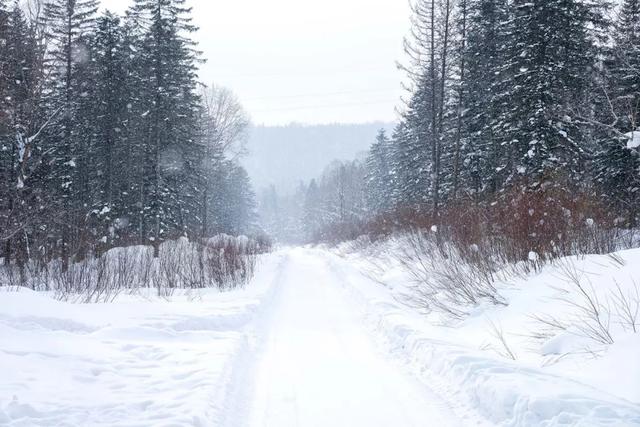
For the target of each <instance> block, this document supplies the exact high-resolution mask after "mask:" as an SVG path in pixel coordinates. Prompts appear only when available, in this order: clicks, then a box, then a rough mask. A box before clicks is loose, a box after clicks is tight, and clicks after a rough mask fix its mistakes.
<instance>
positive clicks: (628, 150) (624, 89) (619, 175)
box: [594, 0, 640, 227]
mask: <svg viewBox="0 0 640 427" xmlns="http://www.w3.org/2000/svg"><path fill="white" fill-rule="evenodd" d="M612 41H613V43H612V46H611V48H610V49H609V50H608V55H607V58H606V60H605V77H604V79H603V80H604V81H603V82H602V85H601V86H602V90H601V91H598V95H599V96H598V97H596V100H595V101H596V106H597V107H596V110H597V112H598V115H597V119H598V120H597V123H598V124H600V126H597V129H596V132H597V135H598V137H599V140H600V141H601V146H600V150H599V151H598V153H597V155H596V157H595V161H594V174H595V181H596V184H597V186H598V190H599V193H600V194H601V196H602V197H603V199H604V200H605V202H606V203H607V206H608V207H609V208H610V209H611V210H612V211H614V212H616V213H617V214H618V215H622V216H623V218H624V219H625V221H626V224H627V225H629V226H631V227H635V226H636V224H637V217H638V214H639V213H640V153H639V152H638V150H636V149H633V148H632V147H628V145H629V141H630V140H631V139H632V138H631V137H630V136H633V135H632V133H633V132H639V131H640V1H638V0H625V1H624V2H623V4H622V6H621V8H620V10H619V12H618V17H617V20H616V22H615V25H614V28H613V34H612Z"/></svg>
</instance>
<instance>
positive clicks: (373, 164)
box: [365, 129, 393, 213]
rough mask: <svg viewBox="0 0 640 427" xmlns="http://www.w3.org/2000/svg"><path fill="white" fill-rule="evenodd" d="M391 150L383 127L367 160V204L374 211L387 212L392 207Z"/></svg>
mask: <svg viewBox="0 0 640 427" xmlns="http://www.w3.org/2000/svg"><path fill="white" fill-rule="evenodd" d="M391 150H392V146H391V141H390V140H389V138H388V137H387V134H386V132H385V131H384V129H381V130H380V131H379V132H378V136H377V137H376V142H375V143H374V144H373V145H372V146H371V150H370V152H369V155H368V157H367V162H366V167H367V174H366V178H365V179H366V184H367V205H368V207H369V210H370V211H371V212H372V213H380V212H385V211H387V210H389V209H390V208H391V198H390V195H391V193H392V191H393V181H392V174H391V170H392V161H393V159H392V158H391V156H392V151H391Z"/></svg>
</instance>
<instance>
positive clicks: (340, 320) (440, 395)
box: [0, 246, 640, 427]
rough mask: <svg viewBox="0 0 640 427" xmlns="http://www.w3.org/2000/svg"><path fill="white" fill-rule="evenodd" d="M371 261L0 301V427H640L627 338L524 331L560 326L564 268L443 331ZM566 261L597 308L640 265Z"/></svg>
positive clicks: (6, 295) (622, 331)
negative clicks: (81, 299)
mask: <svg viewBox="0 0 640 427" xmlns="http://www.w3.org/2000/svg"><path fill="white" fill-rule="evenodd" d="M379 249H382V251H381V253H390V250H391V249H392V248H391V247H390V246H382V247H381V248H379ZM369 255H370V254H369ZM376 256H378V255H376ZM370 259H371V258H370V257H369V258H366V257H364V256H363V253H362V249H361V250H360V251H358V252H353V251H346V250H341V251H331V250H327V249H321V248H286V249H283V250H280V251H279V252H276V253H274V254H269V255H265V256H264V257H263V258H262V259H261V261H260V265H259V268H258V270H257V273H256V276H255V277H254V279H253V280H252V281H251V282H250V283H249V284H248V285H247V286H246V288H244V289H239V290H234V291H230V292H224V293H221V292H218V291H213V290H201V291H198V292H184V293H177V294H176V295H174V296H173V297H171V298H168V299H159V298H157V297H154V296H152V295H151V294H149V295H144V294H140V293H138V294H136V295H120V296H119V297H118V298H117V299H116V300H115V301H114V302H113V303H108V304H93V305H85V304H68V303H64V302H58V301H55V300H53V299H52V298H51V297H50V295H48V294H47V293H35V292H32V291H29V290H26V289H19V291H17V292H16V291H15V290H8V289H6V288H0V378H2V381H0V425H7V426H52V425H65V426H86V425H91V426H125V425H127V426H131V425H144V426H148V425H189V426H234V427H235V426H265V425H268V426H283V427H286V426H318V425H323V426H367V427H370V426H372V427H374V426H393V425H398V426H424V425H435V426H443V427H446V426H469V425H474V426H489V425H499V426H567V425H572V426H590V427H591V426H600V425H603V426H604V425H612V426H631V425H639V423H640V405H639V402H640V387H638V384H640V366H639V365H640V362H639V358H638V357H637V355H638V354H640V340H639V337H640V334H637V333H634V332H633V331H632V330H630V329H629V328H623V327H622V326H621V325H618V324H616V325H612V334H613V337H614V343H613V344H611V345H595V344H594V343H593V342H591V341H589V340H587V339H585V338H584V337H581V336H580V331H579V330H572V329H571V328H567V329H566V330H565V331H561V332H558V333H554V334H550V335H548V336H546V338H545V339H543V340H542V341H533V340H532V338H531V337H530V336H527V334H525V333H524V332H525V331H527V329H528V328H531V327H532V324H531V321H532V319H531V318H530V317H529V316H528V314H530V313H536V314H539V315H544V314H546V313H553V314H556V315H558V314H559V313H562V314H563V317H562V318H561V320H563V321H569V320H571V310H569V308H568V307H567V306H566V304H565V303H563V302H562V301H560V300H559V299H558V298H557V295H558V293H559V292H560V290H559V288H558V287H559V286H562V280H561V279H559V278H560V277H562V276H561V274H560V273H561V272H562V268H563V267H562V265H561V264H557V265H552V266H547V267H544V268H543V269H542V270H541V271H538V272H537V273H531V274H529V275H527V276H523V277H515V278H512V280H510V281H509V282H508V283H507V282H505V283H504V284H501V285H500V292H501V294H502V296H503V298H504V299H505V300H506V301H507V302H508V305H506V306H494V305H491V304H482V305H480V306H478V307H474V308H473V309H472V310H470V315H469V316H468V317H467V318H465V319H463V320H462V321H460V322H458V323H457V324H455V325H452V324H449V325H448V326H443V325H442V322H437V321H436V320H438V316H437V314H436V313H431V314H425V312H424V311H422V310H419V309H418V308H417V307H416V305H415V304H413V305H408V304H407V300H406V295H407V292H408V291H409V287H408V281H407V276H406V274H405V273H403V271H402V270H401V269H400V268H399V266H398V265H396V264H394V263H393V262H392V261H391V259H390V258H386V259H385V258H383V257H381V256H378V258H376V257H374V259H377V260H378V261H379V262H380V265H379V266H378V267H380V268H381V269H380V270H377V271H378V272H379V273H376V274H372V270H371V265H372V263H371V261H370ZM569 261H571V262H572V265H574V266H575V267H576V268H577V269H579V270H580V271H583V272H589V273H585V274H591V272H593V274H594V276H593V279H594V283H597V284H598V288H597V292H598V295H599V296H600V297H601V298H605V297H606V296H607V295H610V291H615V290H616V289H618V288H617V287H616V283H617V284H618V285H619V286H620V289H622V290H623V291H625V292H626V291H628V290H631V289H632V288H631V284H632V282H633V280H634V279H633V278H634V277H636V278H637V277H640V271H639V268H640V250H634V251H626V252H620V253H618V254H616V257H600V256H589V257H584V258H575V259H571V260H569ZM596 278H597V282H596V281H595V279H596ZM566 286H568V285H566ZM567 289H568V288H565V291H566V290H567ZM567 292H573V291H567ZM403 295H404V296H405V297H404V299H403ZM562 295H564V294H562ZM569 295H570V296H571V297H572V298H575V295H574V294H572V293H569ZM440 320H442V318H440ZM489 323H491V324H493V325H496V326H497V328H496V329H500V330H502V331H503V332H504V335H505V339H506V342H507V343H508V344H509V346H510V347H511V349H512V351H513V353H514V355H515V360H512V359H509V358H507V357H504V356H503V355H501V354H503V353H504V351H500V350H501V348H500V346H499V342H497V341H496V339H495V336H493V334H492V333H491V331H490V329H489V328H488V324H489ZM452 326H455V327H452ZM585 348H588V349H589V351H590V352H585V351H584V350H585Z"/></svg>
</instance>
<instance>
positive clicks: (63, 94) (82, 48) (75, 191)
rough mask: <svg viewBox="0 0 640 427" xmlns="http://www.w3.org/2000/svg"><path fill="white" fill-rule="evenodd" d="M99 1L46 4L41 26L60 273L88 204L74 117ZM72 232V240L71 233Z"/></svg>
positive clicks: (82, 142) (85, 91)
mask: <svg viewBox="0 0 640 427" xmlns="http://www.w3.org/2000/svg"><path fill="white" fill-rule="evenodd" d="M97 5H98V2H97V0H53V1H49V2H47V3H45V10H44V24H45V25H46V28H47V37H48V38H49V46H50V49H49V52H48V53H49V58H48V67H49V74H50V78H49V85H50V89H49V90H50V96H49V97H48V100H47V103H48V104H49V109H50V114H52V115H53V114H57V113H58V112H59V114H57V120H56V122H55V124H54V126H53V127H52V129H50V130H49V132H48V134H49V136H50V144H51V150H52V159H51V161H52V163H53V164H54V167H53V170H52V174H51V176H50V180H51V190H52V191H55V192H56V193H58V194H59V196H58V197H57V201H58V203H59V208H60V209H61V210H63V209H64V210H65V214H64V215H60V216H59V220H60V222H61V224H60V225H61V227H60V228H61V236H60V237H61V242H60V245H61V247H60V252H61V256H62V260H63V269H66V268H67V266H68V263H69V257H70V256H71V253H70V252H71V247H70V242H71V241H74V242H78V243H81V241H82V239H80V238H79V236H78V235H77V233H78V232H80V231H81V228H80V227H78V226H79V225H82V223H83V219H84V218H85V215H83V213H86V209H87V207H88V206H87V205H88V202H89V200H88V197H87V196H88V195H87V189H88V186H89V183H88V176H87V174H88V172H89V170H88V165H87V160H88V156H89V153H88V141H87V139H86V137H87V132H86V129H82V128H81V127H80V126H79V125H80V123H78V121H76V120H74V118H75V117H76V116H77V115H78V114H79V113H80V112H81V108H80V101H81V100H82V98H86V97H88V96H89V90H90V87H91V84H92V82H90V81H89V80H88V79H87V75H86V74H85V71H86V68H87V67H88V64H89V61H90V50H89V35H90V34H91V32H92V31H93V29H94V26H95V13H96V11H97V7H98V6H97ZM74 231H75V235H72V232H74Z"/></svg>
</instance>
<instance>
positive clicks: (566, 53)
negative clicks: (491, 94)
mask: <svg viewBox="0 0 640 427" xmlns="http://www.w3.org/2000/svg"><path fill="white" fill-rule="evenodd" d="M512 8H513V9H512V12H513V16H512V19H511V21H510V22H511V30H510V34H509V37H510V46H509V52H508V62H507V66H508V73H509V78H510V80H511V84H510V85H509V86H506V87H504V88H503V90H504V91H505V93H503V94H500V95H499V96H504V97H508V99H509V100H510V103H511V105H512V108H511V109H510V110H508V111H506V114H505V117H504V119H503V120H504V123H505V128H504V132H505V135H504V138H505V140H506V142H505V146H504V148H505V151H504V155H505V156H506V161H505V166H506V170H507V171H508V173H509V175H510V178H511V179H512V180H515V181H518V180H524V179H526V181H527V187H528V188H529V189H536V188H540V187H541V186H543V184H548V183H556V184H558V183H559V182H558V181H557V179H556V178H558V174H563V175H565V177H564V178H566V179H565V180H564V182H565V183H574V184H576V183H578V182H580V181H581V179H583V178H584V172H585V161H586V160H587V159H588V156H589V154H590V152H591V148H592V147H589V146H585V145H586V144H585V141H587V139H586V137H585V136H586V135H585V132H584V127H582V126H580V124H579V122H578V121H577V120H576V119H575V117H573V116H572V114H570V113H571V112H572V111H573V110H574V109H577V108H580V107H581V106H580V105H577V104H578V103H580V102H581V100H583V99H584V95H585V91H588V90H590V89H591V81H592V78H593V67H594V65H595V64H596V58H597V55H598V49H597V40H596V35H597V31H598V29H600V28H601V25H602V11H601V10H600V5H599V3H598V2H593V1H591V0H587V1H582V0H548V1H536V2H531V1H529V0H514V2H513V5H512Z"/></svg>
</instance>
